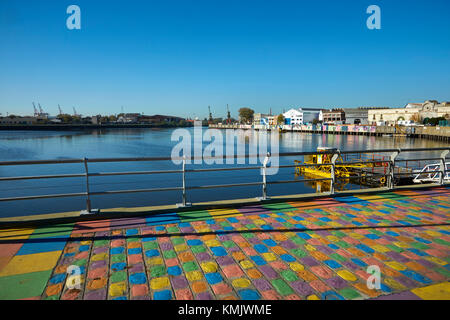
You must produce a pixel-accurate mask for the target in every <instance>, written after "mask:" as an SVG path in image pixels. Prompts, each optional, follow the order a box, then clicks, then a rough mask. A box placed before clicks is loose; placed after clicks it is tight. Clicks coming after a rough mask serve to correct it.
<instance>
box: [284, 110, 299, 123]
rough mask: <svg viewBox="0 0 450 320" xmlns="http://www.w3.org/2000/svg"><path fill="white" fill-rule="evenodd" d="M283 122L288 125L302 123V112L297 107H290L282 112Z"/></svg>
mask: <svg viewBox="0 0 450 320" xmlns="http://www.w3.org/2000/svg"><path fill="white" fill-rule="evenodd" d="M283 117H284V123H285V124H289V125H295V124H298V125H300V124H303V112H301V111H299V110H297V109H290V110H288V111H287V112H285V113H283Z"/></svg>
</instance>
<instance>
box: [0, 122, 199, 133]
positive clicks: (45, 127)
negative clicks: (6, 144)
mask: <svg viewBox="0 0 450 320" xmlns="http://www.w3.org/2000/svg"><path fill="white" fill-rule="evenodd" d="M191 126H192V125H186V126H175V125H173V126H172V125H169V124H167V125H152V124H131V123H130V124H30V125H0V130H3V131H5V130H36V131H39V130H42V131H64V130H90V129H131V128H143V129H144V128H145V129H147V128H148V129H152V128H153V129H157V128H158V129H168V128H187V127H191Z"/></svg>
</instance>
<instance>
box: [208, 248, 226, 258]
mask: <svg viewBox="0 0 450 320" xmlns="http://www.w3.org/2000/svg"><path fill="white" fill-rule="evenodd" d="M211 251H212V252H213V253H214V255H215V256H217V257H222V256H226V255H227V251H226V250H225V249H224V248H223V247H211Z"/></svg>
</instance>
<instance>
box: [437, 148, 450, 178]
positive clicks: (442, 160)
mask: <svg viewBox="0 0 450 320" xmlns="http://www.w3.org/2000/svg"><path fill="white" fill-rule="evenodd" d="M449 152H450V150H444V151H442V153H441V164H440V166H439V167H440V168H439V171H440V175H439V176H440V178H439V184H440V185H441V186H442V185H443V184H444V178H445V175H446V172H445V170H446V168H445V167H446V166H445V157H446V156H447V155H448V153H449Z"/></svg>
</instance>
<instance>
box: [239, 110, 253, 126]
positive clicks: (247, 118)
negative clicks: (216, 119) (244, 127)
mask: <svg viewBox="0 0 450 320" xmlns="http://www.w3.org/2000/svg"><path fill="white" fill-rule="evenodd" d="M254 113H255V111H253V110H252V109H250V108H240V109H239V117H240V118H241V122H245V123H249V122H252V121H253V114H254Z"/></svg>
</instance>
